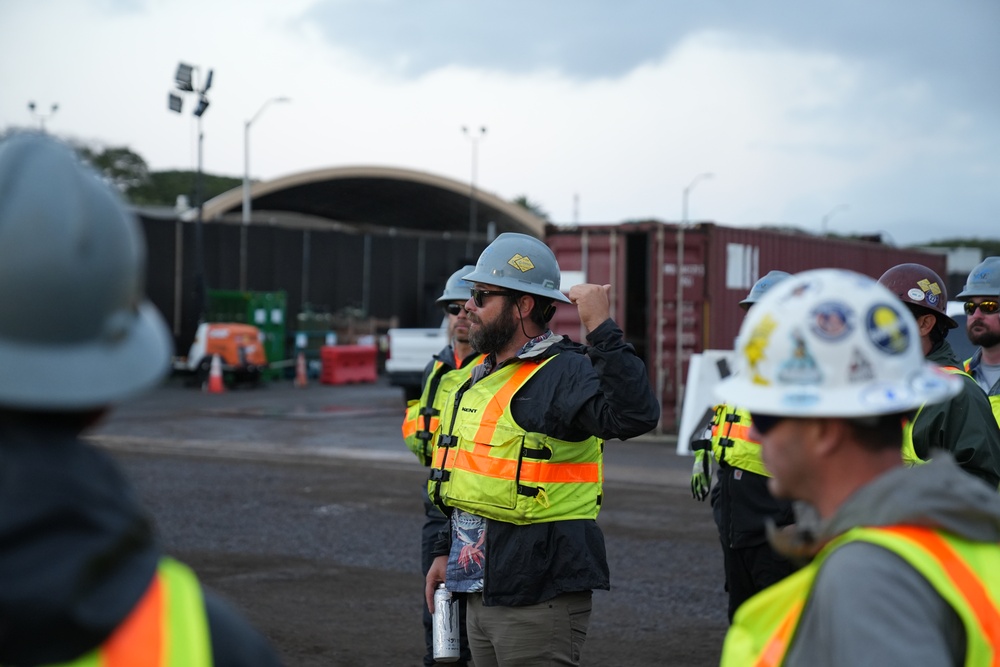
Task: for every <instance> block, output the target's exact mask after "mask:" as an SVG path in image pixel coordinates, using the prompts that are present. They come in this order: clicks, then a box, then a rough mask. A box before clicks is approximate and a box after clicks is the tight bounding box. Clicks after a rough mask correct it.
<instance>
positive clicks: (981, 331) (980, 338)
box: [967, 327, 1000, 347]
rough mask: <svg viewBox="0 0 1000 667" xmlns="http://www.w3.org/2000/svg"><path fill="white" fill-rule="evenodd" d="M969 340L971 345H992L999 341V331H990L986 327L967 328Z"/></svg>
mask: <svg viewBox="0 0 1000 667" xmlns="http://www.w3.org/2000/svg"><path fill="white" fill-rule="evenodd" d="M967 333H968V334H969V341H970V342H971V343H972V344H973V345H979V346H980V347H994V346H995V345H997V344H998V343H1000V333H998V332H996V331H991V330H990V329H987V328H986V327H976V328H975V329H974V330H973V329H969V330H968V332H967Z"/></svg>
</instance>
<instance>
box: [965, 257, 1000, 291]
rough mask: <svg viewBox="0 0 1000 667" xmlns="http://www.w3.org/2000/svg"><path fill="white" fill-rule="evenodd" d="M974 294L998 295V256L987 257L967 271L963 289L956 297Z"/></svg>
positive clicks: (999, 280) (999, 285)
mask: <svg viewBox="0 0 1000 667" xmlns="http://www.w3.org/2000/svg"><path fill="white" fill-rule="evenodd" d="M974 296H992V297H1000V257H987V258H986V259H984V260H983V261H982V262H980V263H979V264H978V265H977V266H976V268H974V269H972V271H971V272H970V273H969V277H968V279H966V281H965V289H963V290H962V291H961V292H959V293H958V296H956V297H955V298H956V299H967V298H971V297H974Z"/></svg>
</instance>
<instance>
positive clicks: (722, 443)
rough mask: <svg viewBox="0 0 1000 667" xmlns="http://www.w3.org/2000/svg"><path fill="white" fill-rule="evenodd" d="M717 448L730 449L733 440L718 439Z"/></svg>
mask: <svg viewBox="0 0 1000 667" xmlns="http://www.w3.org/2000/svg"><path fill="white" fill-rule="evenodd" d="M719 446H720V447H732V446H733V439H732V438H719Z"/></svg>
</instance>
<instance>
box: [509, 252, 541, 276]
mask: <svg viewBox="0 0 1000 667" xmlns="http://www.w3.org/2000/svg"><path fill="white" fill-rule="evenodd" d="M507 263H508V264H510V265H511V266H513V267H514V268H515V269H517V270H518V271H520V272H521V273H527V272H528V271H531V270H532V269H533V268H535V265H534V264H532V263H531V259H530V258H528V257H525V256H524V255H521V254H515V255H514V256H513V257H511V258H510V259H508V260H507Z"/></svg>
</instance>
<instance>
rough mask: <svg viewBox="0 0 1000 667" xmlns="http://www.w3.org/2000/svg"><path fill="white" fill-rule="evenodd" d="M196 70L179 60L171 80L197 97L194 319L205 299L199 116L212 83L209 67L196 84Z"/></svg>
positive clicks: (173, 103)
mask: <svg viewBox="0 0 1000 667" xmlns="http://www.w3.org/2000/svg"><path fill="white" fill-rule="evenodd" d="M199 71H200V70H199V68H198V66H197V65H188V64H186V63H179V64H178V65H177V72H176V73H175V74H174V83H175V84H176V86H177V91H178V92H181V93H195V94H196V95H197V96H198V104H197V105H196V106H195V109H194V112H193V115H194V117H195V118H197V119H198V172H197V178H196V181H195V205H196V206H197V207H198V217H197V219H196V220H195V223H196V224H195V301H196V304H195V308H196V310H197V311H198V319H199V320H201V319H203V317H204V312H205V299H206V295H207V291H208V290H207V287H206V284H205V251H204V239H203V230H202V227H203V220H202V214H203V211H204V196H203V181H204V176H203V172H202V154H203V146H204V143H205V134H204V132H202V129H201V117H202V116H203V115H204V114H205V111H207V110H208V97H207V96H206V95H205V93H206V92H207V91H208V89H209V88H210V87H211V86H212V73H213V70H208V74H207V75H206V76H205V82H204V84H203V85H202V86H201V87H199V85H198V83H199V82H198V72H199ZM182 107H183V99H182V98H181V96H180V95H177V94H176V93H175V92H171V93H170V94H169V96H168V97H167V108H168V109H169V110H170V111H173V112H175V113H180V112H181V108H182Z"/></svg>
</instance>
